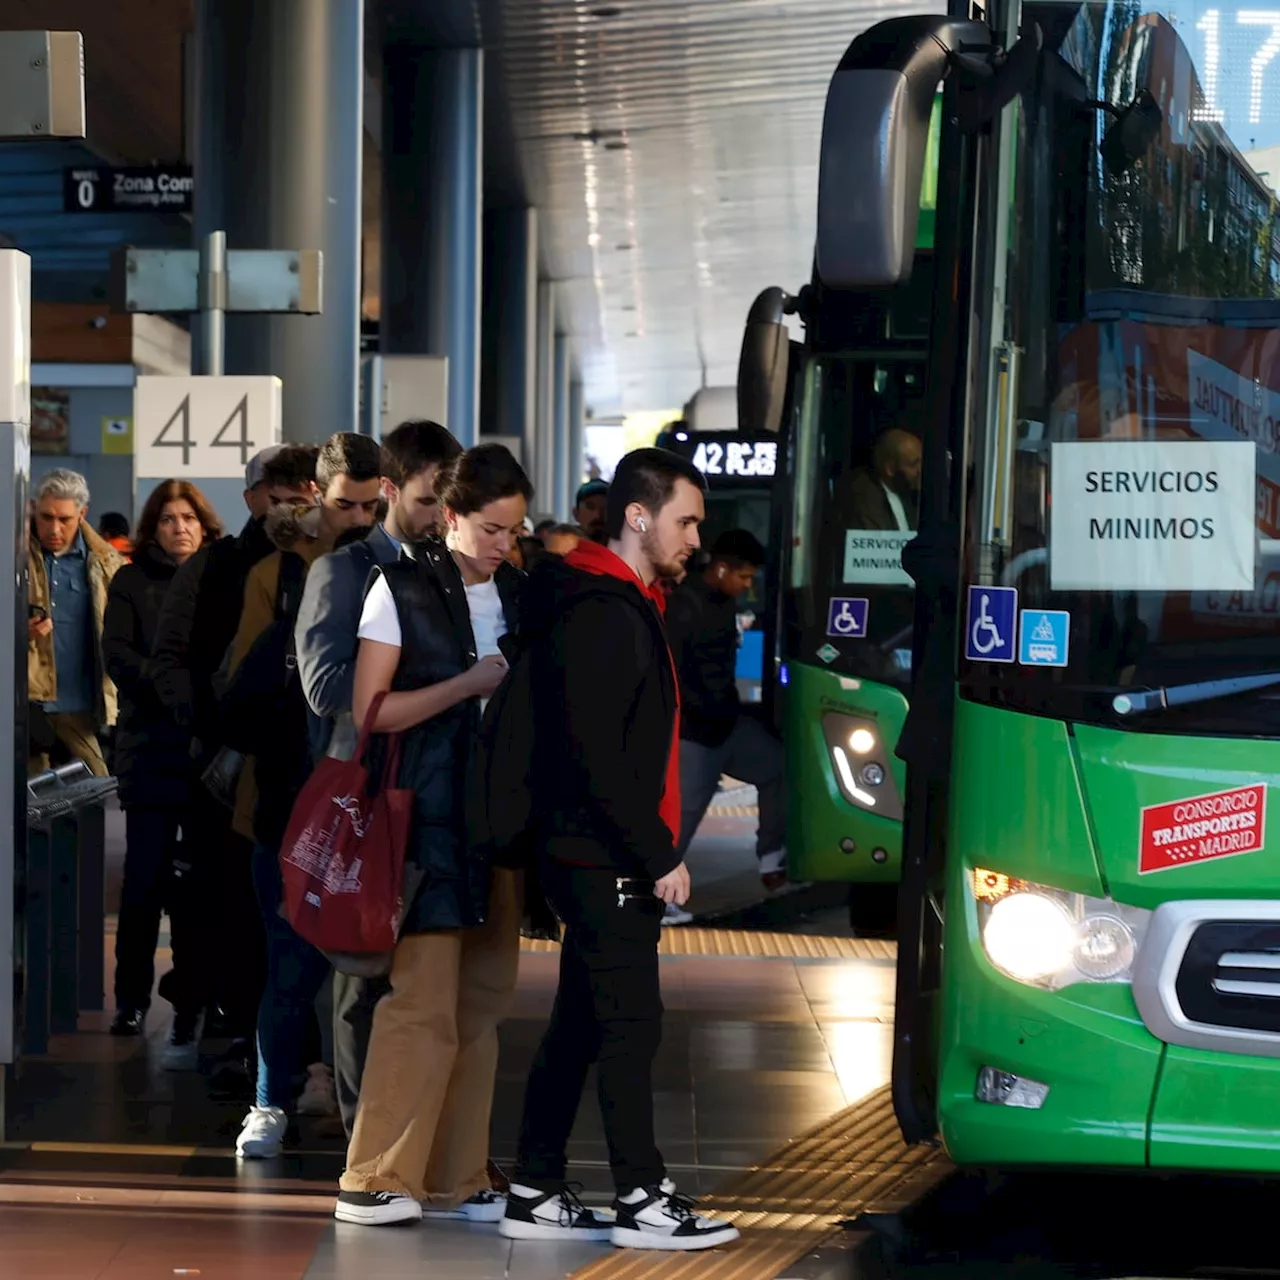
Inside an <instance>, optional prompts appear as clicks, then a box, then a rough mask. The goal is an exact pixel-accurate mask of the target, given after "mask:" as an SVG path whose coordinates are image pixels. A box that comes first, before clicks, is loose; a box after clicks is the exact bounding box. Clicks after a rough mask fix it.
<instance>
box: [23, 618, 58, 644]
mask: <svg viewBox="0 0 1280 1280" xmlns="http://www.w3.org/2000/svg"><path fill="white" fill-rule="evenodd" d="M51 635H53V619H52V618H28V619H27V639H28V640H35V639H36V638H37V637H44V636H51Z"/></svg>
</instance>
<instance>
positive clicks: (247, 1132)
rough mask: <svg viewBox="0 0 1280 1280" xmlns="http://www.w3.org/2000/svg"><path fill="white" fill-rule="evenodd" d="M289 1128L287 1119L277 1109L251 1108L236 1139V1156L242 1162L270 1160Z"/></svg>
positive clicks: (278, 1150) (277, 1153) (276, 1152)
mask: <svg viewBox="0 0 1280 1280" xmlns="http://www.w3.org/2000/svg"><path fill="white" fill-rule="evenodd" d="M288 1128H289V1118H288V1116H286V1115H285V1113H284V1112H283V1111H281V1110H280V1108H279V1107H252V1108H251V1109H250V1111H249V1114H248V1115H247V1116H245V1118H244V1124H243V1125H242V1126H241V1129H240V1136H239V1137H238V1138H237V1139H236V1155H238V1156H239V1157H240V1158H241V1159H242V1160H272V1159H274V1158H275V1157H276V1156H278V1155H279V1154H280V1144H281V1143H282V1142H283V1141H284V1135H285V1131H286V1130H287V1129H288Z"/></svg>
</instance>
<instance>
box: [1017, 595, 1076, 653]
mask: <svg viewBox="0 0 1280 1280" xmlns="http://www.w3.org/2000/svg"><path fill="white" fill-rule="evenodd" d="M1070 638H1071V615H1070V614H1069V613H1068V612H1067V611H1066V610H1065V609H1023V611H1022V615H1021V628H1020V630H1019V633H1018V661H1019V662H1020V663H1021V664H1022V665H1023V666H1024V667H1065V666H1066V665H1067V646H1068V645H1069V644H1070Z"/></svg>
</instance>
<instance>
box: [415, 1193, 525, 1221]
mask: <svg viewBox="0 0 1280 1280" xmlns="http://www.w3.org/2000/svg"><path fill="white" fill-rule="evenodd" d="M506 1212H507V1197H506V1196H504V1195H502V1194H501V1192H498V1191H488V1190H486V1191H477V1192H476V1194H475V1195H473V1196H472V1197H471V1199H470V1200H464V1201H463V1202H462V1203H461V1204H460V1205H455V1206H454V1208H452V1209H443V1208H437V1207H436V1206H434V1205H429V1204H424V1205H423V1206H422V1216H423V1217H424V1218H427V1219H429V1220H430V1221H432V1222H501V1221H502V1218H503V1215H504V1214H505V1213H506Z"/></svg>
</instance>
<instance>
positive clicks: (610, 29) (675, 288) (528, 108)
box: [480, 0, 939, 413]
mask: <svg viewBox="0 0 1280 1280" xmlns="http://www.w3.org/2000/svg"><path fill="white" fill-rule="evenodd" d="M938 8H939V5H938V4H937V3H936V0H935V3H932V4H929V3H922V2H921V0H907V2H906V3H903V2H902V0H895V2H890V0H853V3H846V4H836V3H833V2H832V0H786V3H781V2H779V0H678V2H668V0H621V2H619V3H602V2H601V0H481V4H480V19H481V26H482V30H483V34H484V43H485V46H486V48H487V49H488V50H489V56H490V61H489V70H488V74H489V75H490V76H494V75H497V76H500V77H501V82H502V86H503V89H504V95H505V97H506V98H507V99H508V100H509V102H510V108H511V116H510V119H509V121H507V122H502V123H503V124H505V125H506V126H507V127H509V128H510V129H511V130H512V131H513V133H514V135H515V140H516V141H517V143H518V145H519V152H520V164H521V167H522V169H523V181H524V186H525V188H526V190H527V193H528V197H529V199H530V202H531V203H533V204H535V205H536V206H537V207H538V209H539V211H540V216H539V226H540V228H541V235H542V252H543V259H544V262H543V265H544V269H545V272H546V274H547V275H548V276H549V277H550V278H551V279H553V280H556V281H558V282H561V283H560V287H559V290H558V294H559V304H560V310H561V322H562V324H564V325H565V327H566V329H567V330H568V331H569V332H571V333H572V335H573V337H574V346H575V348H576V351H577V355H578V360H579V362H580V364H581V367H582V372H583V375H584V381H585V383H586V393H587V404H588V405H589V406H590V407H591V408H592V409H594V410H595V411H596V413H609V412H616V411H618V410H636V409H657V408H671V407H676V406H679V405H681V404H683V403H684V401H685V400H687V399H688V398H689V397H690V396H691V395H692V394H693V393H694V392H695V391H696V390H697V389H698V388H699V387H700V386H703V385H707V386H719V385H726V384H730V383H732V382H733V381H734V379H735V377H736V373H737V362H738V349H739V345H740V342H741V338H742V329H743V324H744V322H745V320H746V315H747V309H748V307H749V306H750V304H751V301H752V299H753V298H754V297H755V295H756V294H757V293H758V292H759V290H760V289H762V288H764V287H766V286H767V285H772V284H778V285H782V286H783V287H786V288H793V289H794V288H797V287H798V286H799V285H800V284H801V283H802V282H803V281H805V280H806V279H807V278H808V275H809V270H810V265H811V261H812V254H813V234H814V222H815V205H816V195H817V161H818V142H819V136H820V133H821V122H822V107H823V101H824V98H825V94H826V89H827V84H828V81H829V80H830V78H831V74H832V72H833V71H834V70H835V66H836V64H837V62H838V61H839V59H840V56H841V55H842V54H843V52H844V50H845V49H846V47H847V46H848V44H849V42H850V41H851V40H852V39H853V38H854V37H855V36H856V35H858V34H859V33H860V32H861V31H862V30H864V29H865V28H866V27H867V26H869V25H871V24H872V23H874V22H877V21H879V20H880V19H882V18H886V17H890V16H895V15H899V14H903V13H911V12H929V11H934V10H937V9H938ZM496 123H498V122H495V121H490V125H491V126H492V125H494V124H496Z"/></svg>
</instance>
